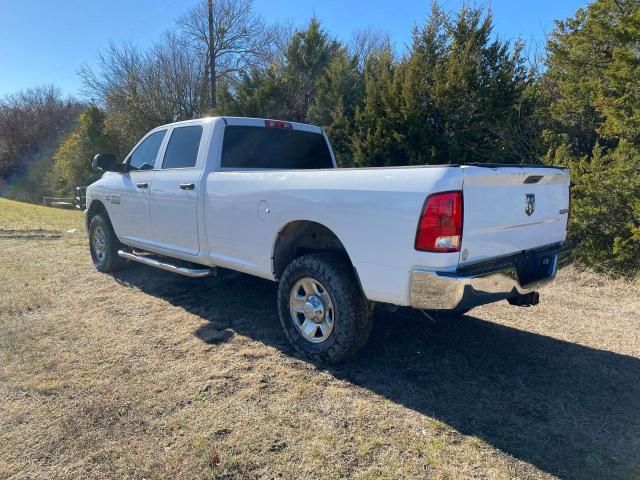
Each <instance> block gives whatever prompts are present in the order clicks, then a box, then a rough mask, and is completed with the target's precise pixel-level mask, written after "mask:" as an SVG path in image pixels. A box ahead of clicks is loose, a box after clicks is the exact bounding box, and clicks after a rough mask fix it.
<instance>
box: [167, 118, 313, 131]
mask: <svg viewBox="0 0 640 480" xmlns="http://www.w3.org/2000/svg"><path fill="white" fill-rule="evenodd" d="M218 119H222V120H224V122H225V124H226V125H238V126H248V127H251V126H253V127H264V126H265V122H266V121H276V122H285V123H288V124H290V125H291V126H292V128H293V129H294V130H305V131H308V132H315V133H322V129H321V128H320V127H318V126H316V125H310V124H308V123H298V122H290V121H288V120H277V119H271V118H253V117H227V116H215V117H203V118H194V119H192V120H182V121H180V122H173V123H167V124H165V125H158V126H157V127H155V128H154V130H156V129H158V128H168V127H177V126H180V125H194V124H205V123H210V122H213V121H214V120H218Z"/></svg>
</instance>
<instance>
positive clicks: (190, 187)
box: [180, 183, 196, 190]
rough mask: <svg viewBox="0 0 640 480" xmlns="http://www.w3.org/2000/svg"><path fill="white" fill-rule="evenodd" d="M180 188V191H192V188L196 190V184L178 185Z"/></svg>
mask: <svg viewBox="0 0 640 480" xmlns="http://www.w3.org/2000/svg"><path fill="white" fill-rule="evenodd" d="M180 188H181V189H182V190H193V189H194V188H196V184H195V183H181V184H180Z"/></svg>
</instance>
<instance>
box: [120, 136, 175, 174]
mask: <svg viewBox="0 0 640 480" xmlns="http://www.w3.org/2000/svg"><path fill="white" fill-rule="evenodd" d="M165 133H167V131H166V130H160V131H159V132H155V133H152V134H151V135H149V136H148V137H147V138H145V139H144V141H143V142H142V143H141V144H140V145H138V148H136V149H135V150H134V151H133V153H132V154H131V157H130V158H129V168H130V169H131V170H151V169H152V168H153V167H154V164H155V163H156V157H157V156H158V150H160V145H161V144H162V140H163V139H164V135H165Z"/></svg>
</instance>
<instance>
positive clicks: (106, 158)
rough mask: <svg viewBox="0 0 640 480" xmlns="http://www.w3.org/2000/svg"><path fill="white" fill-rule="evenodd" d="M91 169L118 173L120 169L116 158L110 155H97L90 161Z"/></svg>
mask: <svg viewBox="0 0 640 480" xmlns="http://www.w3.org/2000/svg"><path fill="white" fill-rule="evenodd" d="M91 168H93V169H94V170H102V171H103V172H119V171H121V167H120V165H119V164H118V160H117V159H116V156H115V155H113V154H111V153H99V154H98V155H96V156H95V157H93V160H92V161H91Z"/></svg>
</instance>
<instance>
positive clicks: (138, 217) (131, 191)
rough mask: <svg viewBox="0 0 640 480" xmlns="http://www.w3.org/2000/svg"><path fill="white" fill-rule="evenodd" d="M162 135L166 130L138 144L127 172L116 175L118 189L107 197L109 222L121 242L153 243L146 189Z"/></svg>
mask: <svg viewBox="0 0 640 480" xmlns="http://www.w3.org/2000/svg"><path fill="white" fill-rule="evenodd" d="M166 133H167V131H166V130H159V131H157V132H153V133H151V134H150V135H148V136H147V137H146V138H145V139H144V140H142V142H140V144H139V145H138V146H137V147H136V148H135V149H134V150H133V151H132V152H131V154H130V155H129V157H128V159H127V165H128V169H129V171H128V172H126V173H124V174H122V175H120V179H121V181H122V185H120V186H119V187H118V188H117V190H114V191H113V192H112V193H110V194H109V199H108V201H110V202H111V204H112V208H111V212H112V213H111V217H112V218H111V220H112V222H114V227H115V228H116V231H117V232H118V235H120V237H121V238H122V239H123V240H132V241H134V242H139V243H150V242H152V241H153V233H152V231H151V223H150V222H149V187H150V186H151V183H152V180H153V176H154V170H153V168H154V165H155V163H156V158H157V156H158V152H159V150H160V146H161V145H162V141H163V139H164V136H165V135H166Z"/></svg>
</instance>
